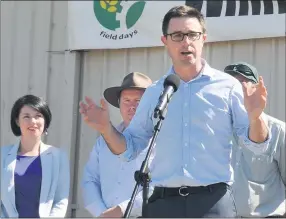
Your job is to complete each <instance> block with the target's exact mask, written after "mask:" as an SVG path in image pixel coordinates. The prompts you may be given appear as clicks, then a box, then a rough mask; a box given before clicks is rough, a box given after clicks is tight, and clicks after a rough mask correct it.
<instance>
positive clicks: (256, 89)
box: [242, 76, 267, 120]
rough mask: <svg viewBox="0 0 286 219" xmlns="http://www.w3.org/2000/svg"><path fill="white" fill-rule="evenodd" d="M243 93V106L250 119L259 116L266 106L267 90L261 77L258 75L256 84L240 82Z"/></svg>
mask: <svg viewBox="0 0 286 219" xmlns="http://www.w3.org/2000/svg"><path fill="white" fill-rule="evenodd" d="M242 86H243V93H244V106H245V109H246V111H247V113H248V117H249V119H250V120H256V119H257V118H259V117H260V115H261V114H262V112H263V111H264V109H265V107H266V102H267V90H266V87H265V86H264V82H263V78H262V77H261V76H260V77H259V82H258V84H252V83H251V82H248V83H245V82H243V83H242Z"/></svg>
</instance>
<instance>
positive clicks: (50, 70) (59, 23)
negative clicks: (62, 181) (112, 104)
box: [0, 1, 80, 216]
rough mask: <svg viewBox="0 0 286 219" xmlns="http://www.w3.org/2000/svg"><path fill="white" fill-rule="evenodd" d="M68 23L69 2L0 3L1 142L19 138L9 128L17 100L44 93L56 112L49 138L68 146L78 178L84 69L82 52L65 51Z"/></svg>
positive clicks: (57, 144) (46, 137)
mask: <svg viewBox="0 0 286 219" xmlns="http://www.w3.org/2000/svg"><path fill="white" fill-rule="evenodd" d="M66 25H67V2H66V1H62V2H61V1H33V2H32V1H24V2H23V1H1V109H0V110H1V124H0V133H1V135H0V143H1V146H2V145H8V144H12V143H16V142H17V141H18V139H17V138H15V137H14V135H13V134H12V131H11V129H10V111H11V108H12V104H13V103H14V101H15V100H16V99H17V98H19V97H20V96H22V95H25V94H35V95H38V96H41V97H43V98H44V99H46V100H47V101H48V103H49V106H50V108H51V111H52V116H53V118H52V123H51V126H50V128H49V130H48V133H49V134H48V136H45V138H44V139H45V142H47V143H48V144H52V145H55V146H57V147H61V148H64V149H66V151H67V153H68V156H69V157H70V158H71V159H70V160H71V162H70V165H71V170H72V171H71V178H72V179H73V173H74V172H75V171H74V162H73V161H74V159H73V157H74V149H75V147H74V146H75V142H76V138H75V137H76V135H75V133H77V131H76V128H77V116H78V114H77V112H78V107H77V105H75V104H74V103H75V102H78V93H79V92H78V91H79V90H80V89H79V88H78V86H79V84H78V82H79V80H78V78H79V73H80V71H79V54H77V53H69V52H65V49H66V45H67V40H66ZM72 182H73V181H72ZM72 185H73V183H72ZM71 191H72V186H71ZM70 198H71V199H72V192H71V196H70ZM67 216H70V209H69V211H68V215H67Z"/></svg>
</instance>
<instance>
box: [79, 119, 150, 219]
mask: <svg viewBox="0 0 286 219" xmlns="http://www.w3.org/2000/svg"><path fill="white" fill-rule="evenodd" d="M123 128H124V126H123V123H121V124H120V125H119V126H118V127H117V130H118V131H120V132H122V130H123ZM145 154H146V153H145V152H144V151H143V152H142V153H141V154H140V155H139V156H138V157H137V158H136V159H134V160H132V161H131V162H124V161H123V160H122V159H120V157H118V156H117V155H114V154H113V153H112V152H111V151H110V150H109V148H108V146H107V145H106V142H105V141H104V139H103V138H102V137H101V136H100V137H99V138H98V140H97V142H96V145H95V146H94V147H93V149H92V152H91V154H90V157H89V160H88V162H87V163H86V165H85V167H84V173H83V180H82V189H83V199H84V206H85V208H86V209H87V210H88V211H89V212H90V213H91V214H92V215H93V216H95V217H98V216H99V215H100V214H101V213H103V212H104V211H105V210H107V209H108V208H111V207H114V206H117V205H118V206H119V207H120V208H121V210H122V211H123V213H124V212H125V210H126V208H127V205H128V202H129V199H130V198H131V195H132V192H133V189H134V186H135V184H136V182H135V179H134V173H135V171H136V170H139V169H140V167H141V164H142V162H143V160H144V158H145ZM141 189H142V188H141ZM150 192H152V188H150ZM141 211H142V190H141V191H140V192H139V194H138V195H137V196H136V199H135V202H134V206H133V208H132V212H131V215H130V216H132V217H138V216H140V215H141Z"/></svg>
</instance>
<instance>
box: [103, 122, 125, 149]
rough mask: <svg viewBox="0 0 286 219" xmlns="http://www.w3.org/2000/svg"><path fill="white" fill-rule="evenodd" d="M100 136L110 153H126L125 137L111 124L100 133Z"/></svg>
mask: <svg viewBox="0 0 286 219" xmlns="http://www.w3.org/2000/svg"><path fill="white" fill-rule="evenodd" d="M102 136H103V138H104V140H105V142H106V144H107V146H108V147H109V149H110V150H111V152H112V153H114V154H117V155H118V154H122V153H123V152H124V151H126V140H125V137H124V136H123V134H121V133H120V132H118V131H117V130H116V128H114V126H113V125H112V124H110V127H109V128H108V129H107V130H106V131H105V132H104V133H102Z"/></svg>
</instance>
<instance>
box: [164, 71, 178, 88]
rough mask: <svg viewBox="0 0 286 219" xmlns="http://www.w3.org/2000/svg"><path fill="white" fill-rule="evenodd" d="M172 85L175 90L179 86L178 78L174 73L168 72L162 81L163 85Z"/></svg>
mask: <svg viewBox="0 0 286 219" xmlns="http://www.w3.org/2000/svg"><path fill="white" fill-rule="evenodd" d="M166 86H172V87H173V88H174V92H176V91H177V90H178V88H179V86H180V78H179V77H178V76H177V75H176V74H170V75H169V76H168V77H167V78H166V79H165V81H164V87H166Z"/></svg>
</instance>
